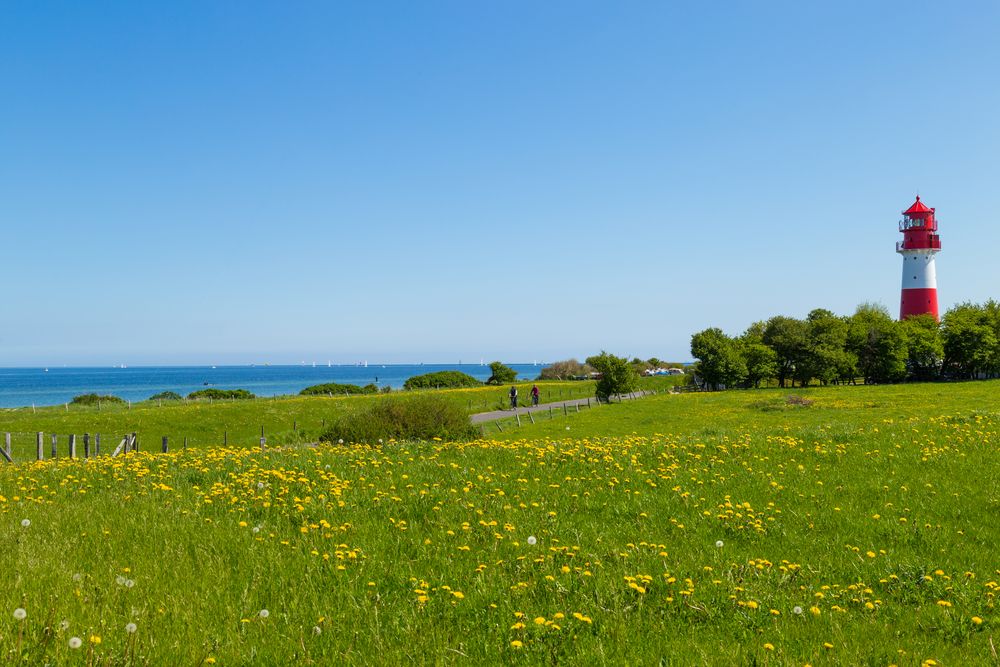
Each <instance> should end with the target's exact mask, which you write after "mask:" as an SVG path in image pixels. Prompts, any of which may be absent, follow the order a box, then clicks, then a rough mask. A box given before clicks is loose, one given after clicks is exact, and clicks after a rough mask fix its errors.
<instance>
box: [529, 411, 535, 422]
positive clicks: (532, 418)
mask: <svg viewBox="0 0 1000 667" xmlns="http://www.w3.org/2000/svg"><path fill="white" fill-rule="evenodd" d="M528 419H530V420H531V423H532V424H534V423H535V418H534V417H532V416H531V410H528Z"/></svg>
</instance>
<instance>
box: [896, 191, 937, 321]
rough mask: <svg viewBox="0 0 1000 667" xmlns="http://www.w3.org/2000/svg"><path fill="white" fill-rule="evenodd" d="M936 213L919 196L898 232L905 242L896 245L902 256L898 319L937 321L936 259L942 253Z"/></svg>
mask: <svg viewBox="0 0 1000 667" xmlns="http://www.w3.org/2000/svg"><path fill="white" fill-rule="evenodd" d="M937 228H938V226H937V220H936V219H935V218H934V209H933V208H927V207H926V206H924V204H923V202H921V201H920V196H919V195H918V196H917V201H915V202H913V206H911V207H910V208H908V209H906V210H905V211H903V219H902V220H900V221H899V231H901V232H903V240H902V241H899V242H897V243H896V252H898V253H899V254H900V255H902V256H903V290H902V292H903V293H902V298H901V299H900V302H899V319H901V320H905V319H906V318H907V317H911V316H913V315H924V314H927V315H933V316H934V319H939V318H938V298H937V271H936V270H935V269H934V255H936V254H937V253H939V252H940V251H941V237H940V236H938V233H937Z"/></svg>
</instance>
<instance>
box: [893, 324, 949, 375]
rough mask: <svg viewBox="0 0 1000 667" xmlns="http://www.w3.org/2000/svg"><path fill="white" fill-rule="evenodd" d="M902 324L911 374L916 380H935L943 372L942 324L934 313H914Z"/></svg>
mask: <svg viewBox="0 0 1000 667" xmlns="http://www.w3.org/2000/svg"><path fill="white" fill-rule="evenodd" d="M900 325H901V326H902V329H903V334H904V335H905V336H906V349H907V361H906V365H907V367H908V368H909V371H910V376H911V377H913V378H914V379H916V380H933V379H934V378H936V377H938V375H939V374H940V372H941V361H942V359H943V358H944V344H943V343H942V341H941V326H940V325H939V324H938V321H937V320H936V319H934V316H933V315H914V316H912V317H908V318H906V319H905V320H903V321H902V322H900Z"/></svg>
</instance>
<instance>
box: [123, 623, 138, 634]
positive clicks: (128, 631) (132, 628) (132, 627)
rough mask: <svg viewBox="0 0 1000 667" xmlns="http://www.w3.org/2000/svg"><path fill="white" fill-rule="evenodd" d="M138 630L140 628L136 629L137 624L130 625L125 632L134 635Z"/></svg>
mask: <svg viewBox="0 0 1000 667" xmlns="http://www.w3.org/2000/svg"><path fill="white" fill-rule="evenodd" d="M137 629H138V628H137V627H136V625H135V623H128V624H127V625H126V626H125V632H127V633H129V634H130V635H131V634H133V633H134V632H135V631H136V630H137Z"/></svg>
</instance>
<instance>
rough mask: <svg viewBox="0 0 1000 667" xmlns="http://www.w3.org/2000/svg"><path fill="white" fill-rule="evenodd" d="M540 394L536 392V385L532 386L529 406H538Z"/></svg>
mask: <svg viewBox="0 0 1000 667" xmlns="http://www.w3.org/2000/svg"><path fill="white" fill-rule="evenodd" d="M540 393H541V392H539V391H538V385H537V384H536V385H533V386H532V387H531V404H532V405H538V395H539V394H540Z"/></svg>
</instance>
